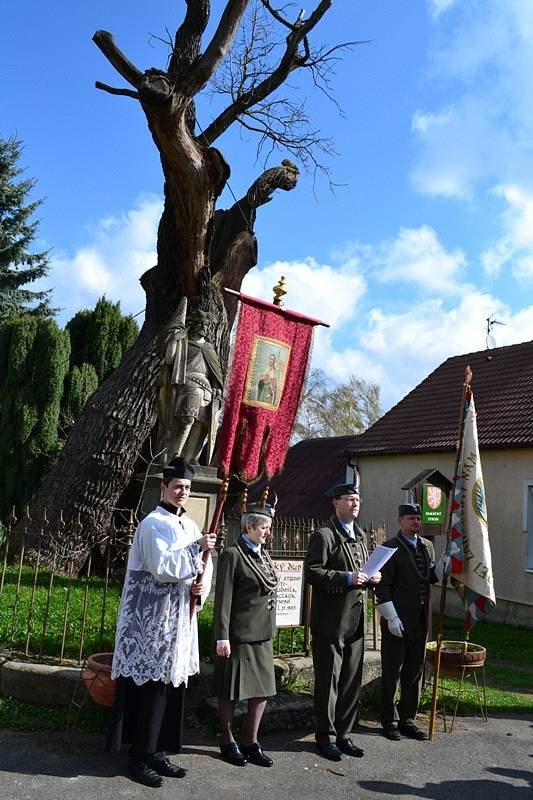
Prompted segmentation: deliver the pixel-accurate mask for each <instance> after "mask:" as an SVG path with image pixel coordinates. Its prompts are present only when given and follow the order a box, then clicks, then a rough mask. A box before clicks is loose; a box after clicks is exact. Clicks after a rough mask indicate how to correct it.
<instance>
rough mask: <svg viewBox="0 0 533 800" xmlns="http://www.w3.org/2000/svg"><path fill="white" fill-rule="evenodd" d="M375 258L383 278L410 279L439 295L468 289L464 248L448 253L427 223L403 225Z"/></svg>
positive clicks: (379, 248) (422, 287)
mask: <svg viewBox="0 0 533 800" xmlns="http://www.w3.org/2000/svg"><path fill="white" fill-rule="evenodd" d="M372 260H373V263H374V265H375V266H376V267H377V270H378V271H377V277H378V279H379V280H381V281H386V282H393V281H395V282H399V281H402V282H403V281H408V282H410V283H414V284H416V286H417V287H418V288H419V289H421V290H423V291H425V292H430V293H436V294H439V295H440V294H457V293H458V292H461V291H464V285H463V284H462V282H461V276H462V273H463V272H464V270H465V267H466V257H465V254H464V253H463V251H462V250H460V249H456V250H453V251H451V252H447V251H446V250H445V249H444V247H443V246H442V244H441V243H440V242H439V240H438V238H437V234H436V233H435V231H434V230H433V229H432V228H430V227H429V226H427V225H422V226H421V227H420V228H400V231H399V232H398V235H397V236H396V238H395V239H394V240H392V241H390V242H385V243H383V244H382V245H380V246H379V247H378V248H377V249H376V251H375V254H374V257H373V259H372Z"/></svg>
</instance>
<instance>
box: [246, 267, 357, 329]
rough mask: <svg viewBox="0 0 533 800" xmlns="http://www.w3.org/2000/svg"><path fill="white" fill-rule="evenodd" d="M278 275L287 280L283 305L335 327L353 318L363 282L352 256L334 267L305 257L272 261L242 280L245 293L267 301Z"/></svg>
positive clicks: (270, 297)
mask: <svg viewBox="0 0 533 800" xmlns="http://www.w3.org/2000/svg"><path fill="white" fill-rule="evenodd" d="M281 275H284V276H285V278H286V279H287V292H288V294H287V297H286V299H285V305H286V306H287V308H292V309H294V310H295V311H299V312H300V313H302V314H308V315H309V316H311V317H315V318H317V319H321V320H323V321H324V322H327V323H328V324H330V325H331V326H332V328H333V329H336V328H339V327H341V326H342V325H344V323H346V322H348V321H349V320H351V319H353V317H354V314H355V311H356V308H357V305H358V303H359V300H360V299H361V297H362V295H363V293H364V291H365V289H366V281H365V279H364V277H363V275H362V272H361V271H360V268H359V264H358V262H357V260H356V259H354V258H351V259H348V260H347V261H345V262H344V263H343V264H341V265H340V266H339V267H338V268H334V267H333V266H331V265H330V264H319V263H318V262H317V261H316V260H315V259H314V258H312V257H309V258H306V259H304V260H303V261H275V262H274V263H272V264H269V265H268V266H266V267H263V268H261V269H254V270H253V271H251V272H249V273H248V275H247V276H246V278H245V279H244V282H243V285H242V291H243V292H244V293H245V294H250V295H254V296H256V297H262V298H263V299H265V300H271V299H272V297H273V295H272V287H273V286H274V285H275V284H276V283H277V282H278V280H279V278H280V276H281Z"/></svg>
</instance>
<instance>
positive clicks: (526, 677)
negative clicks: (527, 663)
mask: <svg viewBox="0 0 533 800" xmlns="http://www.w3.org/2000/svg"><path fill="white" fill-rule="evenodd" d="M485 679H486V682H487V683H489V684H490V685H491V686H493V685H494V686H501V687H503V688H505V689H511V688H512V689H518V690H520V691H524V692H529V693H531V694H533V671H532V672H529V671H526V670H518V669H513V668H512V667H507V666H505V667H503V666H496V667H495V666H492V665H491V664H486V665H485ZM531 702H532V705H533V699H532V701H531Z"/></svg>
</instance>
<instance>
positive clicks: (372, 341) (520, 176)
mask: <svg viewBox="0 0 533 800" xmlns="http://www.w3.org/2000/svg"><path fill="white" fill-rule="evenodd" d="M183 6H184V3H180V2H179V0H178V2H176V1H175V0H174V2H170V1H169V0H161V2H158V3H154V4H152V5H151V6H150V8H148V7H147V4H145V3H140V2H138V1H137V0H129V2H126V0H107V2H105V3H104V2H102V1H101V0H92V2H91V3H86V4H81V3H80V4H76V8H75V11H74V12H73V6H72V4H71V3H67V2H66V0H55V1H54V0H51V2H49V3H47V4H42V3H37V2H35V0H34V1H33V2H29V0H19V2H18V3H17V4H9V7H8V8H6V9H5V10H4V12H3V26H2V32H1V33H0V42H1V53H2V66H3V80H2V82H1V84H0V107H1V108H2V114H1V117H0V136H2V137H4V138H5V137H8V136H10V135H12V134H17V135H18V136H19V137H20V138H21V139H22V140H23V142H24V145H25V150H24V155H23V163H24V165H25V166H26V168H27V174H28V175H30V176H34V177H35V178H37V179H38V186H37V190H36V196H40V197H45V198H46V199H45V204H44V205H43V207H42V208H41V210H40V216H41V219H42V223H41V226H40V235H41V238H42V241H41V242H39V244H40V245H41V246H42V245H44V246H47V247H50V248H52V249H53V250H52V269H51V271H50V275H49V281H48V285H53V286H54V289H55V292H54V298H55V304H56V305H59V306H61V307H62V308H63V311H62V312H61V314H60V317H59V319H60V321H61V322H65V321H66V320H67V319H69V318H70V316H72V314H73V313H75V312H76V311H77V310H78V309H79V308H82V307H91V306H93V305H94V303H95V302H96V299H97V298H98V297H99V296H100V295H101V294H103V293H104V292H105V293H106V295H107V296H108V297H110V298H112V299H114V300H118V299H120V300H121V303H122V307H123V309H124V310H125V311H127V312H131V313H137V312H138V311H140V310H141V309H142V308H143V294H142V291H141V290H140V287H139V285H138V280H137V279H138V276H139V275H140V274H141V273H142V272H143V271H144V270H145V269H146V268H148V267H149V266H151V265H152V264H153V263H154V258H155V255H154V249H155V234H156V226H157V221H158V218H159V213H160V208H161V206H160V203H161V186H162V178H161V169H160V165H159V161H158V157H157V153H156V150H155V147H154V145H153V144H152V142H151V140H150V137H149V134H148V131H147V128H146V124H145V120H144V116H143V114H142V113H141V111H140V109H139V107H138V106H137V104H136V103H135V102H134V101H132V100H130V99H128V98H121V97H112V96H110V95H107V94H104V93H102V92H99V91H97V90H96V89H95V88H94V81H95V80H101V81H103V82H106V83H110V84H112V85H123V82H122V81H121V79H120V77H119V76H117V75H116V73H114V71H113V69H112V67H110V65H109V64H108V63H107V61H106V60H105V59H104V57H103V56H102V55H101V54H100V52H99V50H98V49H97V48H96V46H95V45H94V44H93V43H92V41H91V37H92V35H93V33H94V31H95V30H97V29H98V28H103V29H106V30H109V31H111V32H112V33H113V34H114V35H115V38H116V40H117V43H118V44H119V46H120V47H121V48H122V49H123V50H124V51H125V53H126V54H127V55H128V56H129V57H130V59H131V60H132V61H133V62H134V63H135V64H136V65H137V66H138V67H139V68H141V69H145V68H147V67H150V66H159V67H161V66H164V65H165V61H166V51H165V48H164V46H163V45H161V44H160V43H159V42H157V41H156V40H154V39H152V40H151V39H150V34H156V35H159V36H164V35H165V28H168V29H169V30H171V31H174V30H175V29H176V27H177V25H178V24H179V22H180V21H181V14H182V10H183ZM212 6H213V16H214V17H215V15H216V12H217V11H218V10H220V8H222V6H223V3H222V2H220V0H219V1H218V2H217V1H215V2H213V3H212ZM310 8H311V6H309V8H308V11H309V10H310ZM352 39H353V40H364V41H365V42H366V43H365V44H361V45H359V46H358V47H356V48H354V49H353V50H352V51H351V52H349V53H346V54H345V56H344V59H343V62H342V63H341V64H340V65H339V66H338V69H337V75H336V77H335V79H334V88H335V95H336V98H337V100H338V102H339V103H340V105H341V106H342V108H343V110H344V114H345V116H344V117H340V116H339V114H338V112H337V110H336V108H335V106H334V105H333V104H331V103H330V102H328V100H327V99H326V98H325V97H324V96H323V95H321V94H320V93H317V92H316V91H313V88H312V87H311V86H310V85H309V84H308V83H306V82H305V81H302V82H300V83H299V82H298V81H296V80H291V84H292V85H293V86H294V92H295V93H297V94H299V95H300V96H301V97H302V98H304V99H305V103H306V107H307V108H308V109H309V111H310V112H311V113H312V116H313V119H314V121H315V123H316V125H317V126H318V127H320V129H321V130H322V131H323V132H324V134H325V135H328V136H331V137H332V138H333V139H334V140H335V147H336V150H337V152H338V154H339V155H338V156H337V157H336V158H333V159H332V160H331V161H330V164H329V165H330V167H331V169H332V172H333V176H334V179H335V180H336V182H337V183H338V184H340V186H339V187H338V189H337V190H336V193H335V194H332V193H331V192H330V190H329V188H328V184H327V182H326V181H324V180H320V179H319V180H318V183H317V184H316V185H315V186H314V187H313V179H312V177H311V176H307V175H302V176H301V179H300V181H299V185H298V187H297V189H296V190H294V191H293V192H289V193H279V194H278V195H277V196H276V197H275V198H274V199H273V201H272V202H271V203H270V204H269V205H267V206H265V207H263V208H262V209H260V211H259V214H258V219H257V224H256V232H257V235H258V238H259V256H260V263H259V268H258V269H256V270H254V271H253V273H251V274H250V276H249V277H248V278H247V280H246V282H245V285H244V287H243V288H244V289H245V291H247V292H249V293H256V294H258V295H259V296H262V297H265V298H269V297H270V296H271V287H272V285H273V284H274V283H275V282H276V280H277V279H278V277H279V275H280V274H282V273H283V274H285V275H286V276H287V281H288V289H289V294H288V297H287V301H286V305H287V306H290V307H293V308H296V309H298V310H301V311H304V312H308V313H311V314H312V315H313V316H319V317H322V318H323V319H325V320H326V321H328V322H329V323H331V326H332V327H331V329H330V330H329V331H325V330H324V329H320V330H319V331H318V332H317V336H316V340H315V347H314V353H313V359H314V364H315V365H316V366H320V367H322V368H323V369H325V370H326V372H328V374H329V375H330V376H331V377H332V378H334V379H335V380H342V379H343V378H346V377H348V375H350V374H351V373H355V374H358V375H360V376H361V377H363V378H366V379H368V380H374V381H376V382H378V383H379V384H380V385H381V387H382V396H383V404H384V406H385V407H386V408H387V407H389V406H390V405H391V404H393V403H395V402H397V401H398V400H399V399H400V398H401V397H402V396H403V395H404V394H405V392H407V391H408V390H409V389H411V388H412V387H413V386H414V385H416V384H417V383H418V382H419V381H420V380H421V379H423V378H424V377H425V376H426V375H427V374H428V372H430V371H431V370H432V369H434V368H435V367H436V366H437V365H438V364H439V363H440V362H441V361H442V360H444V359H445V358H446V357H448V356H450V355H455V354H458V353H468V352H470V351H472V350H478V349H482V348H483V347H484V346H485V330H484V326H485V319H486V317H487V316H488V315H489V314H494V315H495V316H496V317H497V318H498V319H499V320H502V321H504V322H505V323H506V325H505V326H501V327H498V328H496V329H495V331H494V333H495V336H496V339H497V342H498V344H499V345H504V344H511V343H514V342H520V341H526V340H529V339H531V338H533V335H532V332H533V299H532V288H533V168H532V167H533V104H532V102H531V97H532V96H533V91H532V90H533V0H342V1H341V0H334V2H333V6H332V8H331V10H330V11H329V12H328V14H327V15H326V17H325V19H324V21H323V24H322V25H321V26H320V28H318V29H317V30H316V31H315V34H314V41H316V42H319V41H323V42H326V43H335V42H339V41H345V40H352ZM213 113H214V106H213V105H212V103H211V101H210V100H209V98H205V99H204V100H203V101H200V103H199V119H200V122H201V124H202V125H203V126H204V127H205V125H207V124H208V123H209V121H210V119H211V118H212V115H213ZM217 146H219V147H220V149H222V151H223V152H224V153H225V155H226V157H227V159H228V160H229V162H230V164H231V168H232V176H231V179H230V184H231V187H232V189H233V191H234V192H235V194H236V195H237V196H240V195H241V194H242V193H244V191H245V190H246V188H247V187H248V185H249V184H250V183H251V182H252V180H253V179H254V178H255V177H256V176H257V175H258V174H259V173H260V172H261V171H262V165H261V164H260V163H257V161H256V158H255V146H254V142H253V141H248V140H246V139H245V138H243V137H242V136H241V135H240V134H239V132H238V131H237V130H234V131H233V132H229V133H227V134H226V135H225V136H224V137H222V138H221V139H219V141H218V142H217ZM284 156H285V154H284V153H280V154H277V155H275V156H274V157H273V159H272V161H271V163H279V161H280V160H281V159H282V158H283V157H284ZM231 202H232V200H231V197H230V196H229V194H228V192H225V194H224V195H223V197H222V205H229V204H230V203H231ZM474 385H475V376H474Z"/></svg>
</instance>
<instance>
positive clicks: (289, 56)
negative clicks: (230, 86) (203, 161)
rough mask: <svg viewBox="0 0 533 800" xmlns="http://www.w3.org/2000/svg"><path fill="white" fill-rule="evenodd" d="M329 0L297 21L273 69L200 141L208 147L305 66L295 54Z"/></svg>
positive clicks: (244, 93)
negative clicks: (309, 14) (296, 70)
mask: <svg viewBox="0 0 533 800" xmlns="http://www.w3.org/2000/svg"><path fill="white" fill-rule="evenodd" d="M331 3H332V0H321V2H320V3H319V4H318V6H317V7H316V8H315V10H314V11H313V13H312V14H311V16H310V17H309V19H308V20H307V21H306V22H300V23H299V24H298V25H295V26H294V29H293V30H291V33H289V35H288V36H287V39H286V47H285V52H284V53H283V55H282V57H281V59H280V60H279V63H278V65H277V67H275V68H274V69H273V70H272V72H271V73H270V74H269V75H268V76H267V77H265V78H264V80H262V81H261V82H259V83H258V84H256V85H252V87H251V88H250V89H249V90H248V91H245V92H243V93H242V94H241V95H240V96H238V97H237V98H236V100H235V101H234V102H233V103H232V104H231V105H230V106H228V108H226V109H225V110H224V111H223V112H222V113H221V114H219V116H218V117H217V118H216V119H215V120H214V121H213V122H212V123H211V125H209V126H208V127H207V128H206V130H205V131H204V134H203V141H204V142H206V143H207V144H212V143H213V142H214V141H215V140H216V139H218V137H219V136H220V135H221V134H222V133H224V131H226V130H227V129H228V128H229V126H230V125H231V124H232V123H233V122H235V120H237V119H238V118H239V117H241V116H242V114H243V113H244V112H245V111H247V110H248V109H249V108H251V107H252V106H254V105H256V104H257V103H259V102H261V101H262V100H265V99H266V98H267V97H268V96H269V95H271V94H272V93H273V92H274V91H275V90H276V89H278V88H279V87H280V86H281V85H282V84H283V83H284V82H285V80H286V79H287V77H288V75H289V74H290V73H291V72H292V71H293V70H295V69H297V68H298V67H301V66H303V65H304V64H305V63H306V55H305V52H304V53H303V54H300V53H299V46H300V43H301V42H302V41H304V40H305V38H306V36H307V35H308V34H309V32H310V31H311V30H313V28H314V27H315V26H316V25H317V24H318V22H319V21H320V20H321V19H322V17H323V16H324V14H325V13H326V11H327V10H328V9H329V8H330V6H331Z"/></svg>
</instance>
